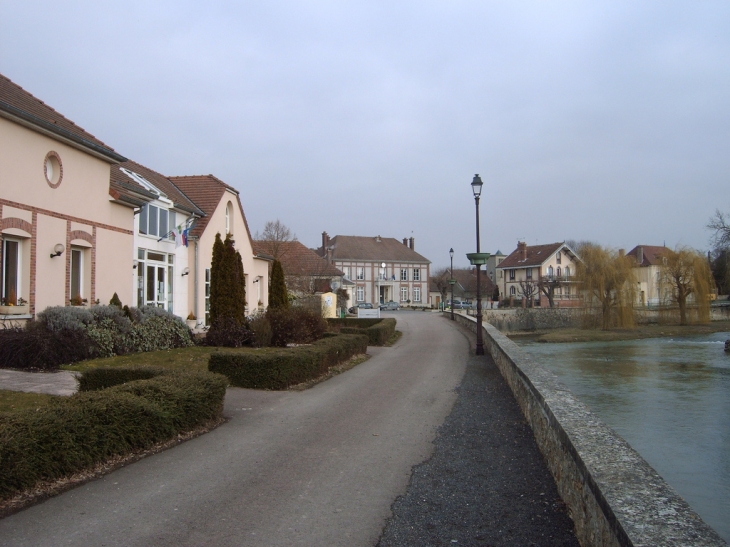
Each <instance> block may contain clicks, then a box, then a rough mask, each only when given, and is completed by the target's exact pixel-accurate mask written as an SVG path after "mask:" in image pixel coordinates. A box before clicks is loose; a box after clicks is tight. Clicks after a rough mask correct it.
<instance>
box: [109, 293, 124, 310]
mask: <svg viewBox="0 0 730 547" xmlns="http://www.w3.org/2000/svg"><path fill="white" fill-rule="evenodd" d="M109 305H110V306H115V307H117V308H119V309H120V310H121V309H122V301H121V300H119V296H118V295H117V293H114V296H112V298H111V300H109Z"/></svg>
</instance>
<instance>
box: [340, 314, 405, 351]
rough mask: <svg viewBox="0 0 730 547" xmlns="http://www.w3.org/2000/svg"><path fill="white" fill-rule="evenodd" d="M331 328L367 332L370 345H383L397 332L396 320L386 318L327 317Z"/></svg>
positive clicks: (344, 331)
mask: <svg viewBox="0 0 730 547" xmlns="http://www.w3.org/2000/svg"><path fill="white" fill-rule="evenodd" d="M327 323H328V324H329V326H330V328H332V329H334V330H339V332H341V333H343V334H365V335H366V336H367V337H368V342H369V345H371V346H383V345H385V344H386V343H387V342H388V340H390V338H391V337H392V336H393V334H394V333H395V326H396V320H395V319H393V318H392V317H388V318H385V319H370V318H368V319H353V318H349V317H348V318H344V319H327Z"/></svg>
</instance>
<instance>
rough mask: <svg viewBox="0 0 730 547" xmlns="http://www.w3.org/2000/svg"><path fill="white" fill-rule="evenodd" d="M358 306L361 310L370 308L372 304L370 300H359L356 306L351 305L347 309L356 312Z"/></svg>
mask: <svg viewBox="0 0 730 547" xmlns="http://www.w3.org/2000/svg"><path fill="white" fill-rule="evenodd" d="M358 308H360V309H361V310H372V309H373V305H372V304H371V303H370V302H360V303H359V304H358V305H357V306H353V307H351V308H350V309H349V310H347V311H348V312H350V313H357V309H358Z"/></svg>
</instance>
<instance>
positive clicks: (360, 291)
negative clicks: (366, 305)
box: [356, 286, 365, 302]
mask: <svg viewBox="0 0 730 547" xmlns="http://www.w3.org/2000/svg"><path fill="white" fill-rule="evenodd" d="M356 294H357V301H358V302H365V287H362V286H358V287H357V291H356Z"/></svg>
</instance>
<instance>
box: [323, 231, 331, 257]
mask: <svg viewBox="0 0 730 547" xmlns="http://www.w3.org/2000/svg"><path fill="white" fill-rule="evenodd" d="M329 246H330V236H329V235H327V232H322V256H325V254H326V253H327V247H329Z"/></svg>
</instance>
